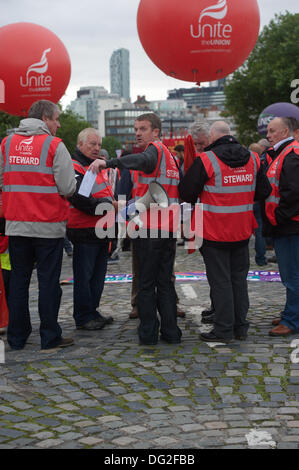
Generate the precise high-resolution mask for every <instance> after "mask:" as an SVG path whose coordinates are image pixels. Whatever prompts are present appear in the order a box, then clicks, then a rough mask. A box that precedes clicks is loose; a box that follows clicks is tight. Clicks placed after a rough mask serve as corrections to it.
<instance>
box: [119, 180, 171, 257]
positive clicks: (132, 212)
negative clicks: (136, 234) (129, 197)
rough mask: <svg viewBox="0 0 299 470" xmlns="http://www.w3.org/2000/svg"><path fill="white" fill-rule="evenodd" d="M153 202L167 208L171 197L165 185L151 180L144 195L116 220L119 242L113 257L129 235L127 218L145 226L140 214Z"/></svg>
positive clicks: (140, 225)
mask: <svg viewBox="0 0 299 470" xmlns="http://www.w3.org/2000/svg"><path fill="white" fill-rule="evenodd" d="M151 204H157V205H158V206H159V207H162V208H167V207H169V205H170V201H169V197H168V194H167V192H166V191H165V189H164V188H163V186H162V185H161V184H160V183H158V182H157V181H151V182H150V183H149V187H148V190H147V192H146V193H145V195H144V196H142V197H141V198H140V199H138V200H137V201H134V202H131V203H130V202H129V204H128V206H127V207H125V208H124V209H122V210H121V211H120V213H119V214H117V216H116V221H117V222H118V243H117V248H116V249H115V250H114V252H113V253H112V255H111V258H112V259H113V258H114V257H116V256H117V254H118V252H119V251H120V249H121V241H122V239H124V238H125V237H126V235H127V232H128V231H129V226H128V227H126V220H127V218H129V220H130V223H129V225H130V224H131V223H133V224H136V225H138V227H140V228H141V227H143V222H142V220H141V219H140V217H139V214H141V213H142V212H145V211H147V209H149V208H150V205H151ZM127 228H128V230H127Z"/></svg>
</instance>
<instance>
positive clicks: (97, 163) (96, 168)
mask: <svg viewBox="0 0 299 470" xmlns="http://www.w3.org/2000/svg"><path fill="white" fill-rule="evenodd" d="M103 168H106V161H105V160H102V159H99V158H97V159H96V160H94V161H93V162H92V164H91V165H90V166H89V168H88V169H89V170H91V171H92V173H99V172H100V171H101V170H102V169H103Z"/></svg>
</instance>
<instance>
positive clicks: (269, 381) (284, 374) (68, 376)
mask: <svg viewBox="0 0 299 470" xmlns="http://www.w3.org/2000/svg"><path fill="white" fill-rule="evenodd" d="M251 245H252V243H251ZM253 255H254V252H253V249H252V246H251V269H260V268H258V267H257V266H256V265H255V264H254V256H253ZM271 255H272V253H271V252H269V256H271ZM130 264H131V257H130V253H128V252H125V253H122V254H121V259H120V262H119V264H117V265H111V266H109V268H108V273H130V272H131V267H130ZM271 269H272V270H274V271H277V265H276V264H269V265H268V266H267V270H271ZM175 270H176V271H177V272H192V271H193V272H194V271H195V272H198V271H204V265H203V262H202V258H201V256H200V255H199V253H194V254H192V255H187V254H186V251H185V250H184V249H183V248H181V247H178V250H177V257H176V267H175ZM71 275H72V271H71V259H70V258H68V257H66V256H65V257H64V261H63V272H62V276H61V278H62V279H65V278H67V277H69V276H71ZM36 285H37V283H36V274H34V275H33V279H32V283H31V292H30V302H31V313H32V323H33V332H32V334H31V336H30V339H29V342H28V344H27V345H26V348H25V349H24V350H22V351H11V350H10V348H9V347H8V345H7V344H6V346H5V362H4V363H3V364H0V448H1V449H10V448H13V449H16V448H18V449H21V448H22V449H25V448H28V449H29V448H31V449H47V448H50V449H73V448H74V449H88V448H93V449H190V448H192V449H208V448H209V449H248V448H253V449H256V448H267V449H271V448H277V449H298V448H299V351H298V349H296V348H297V347H298V346H299V334H297V335H293V336H289V337H287V338H271V337H269V336H268V331H269V329H270V328H271V320H272V319H273V318H274V317H276V316H277V314H278V313H279V312H280V310H281V308H282V307H283V304H284V299H285V289H284V287H283V286H282V284H281V283H277V282H251V281H250V282H249V293H250V302H251V306H250V311H249V316H248V318H249V321H250V323H251V327H250V330H249V336H248V339H247V341H242V342H241V341H235V342H233V343H230V344H229V345H224V344H210V345H208V344H206V343H204V342H202V341H201V340H200V339H199V333H200V331H209V329H210V327H209V326H207V325H202V324H201V321H200V318H201V311H202V310H203V308H205V307H208V306H209V287H208V284H207V282H206V281H196V282H189V281H188V282H186V281H185V282H180V283H178V282H177V284H176V288H177V292H178V295H179V297H180V305H181V307H183V308H184V310H185V311H186V318H185V319H179V320H178V321H179V326H180V328H181V329H182V332H183V338H182V339H183V341H182V343H181V344H179V345H168V344H166V343H162V342H161V343H159V344H158V345H157V346H147V347H144V346H139V345H138V338H137V326H138V320H130V319H129V318H128V314H129V312H130V288H131V285H130V284H106V285H105V289H104V293H103V297H102V302H101V311H102V313H103V314H104V315H108V314H109V315H113V317H114V323H113V324H112V325H109V326H107V327H106V328H105V329H103V330H101V331H94V332H93V331H92V332H87V331H82V330H76V329H75V327H74V322H73V319H72V286H71V285H66V286H63V297H62V302H61V312H60V324H61V326H62V329H63V335H64V336H72V337H73V338H74V339H75V345H74V346H72V347H69V348H66V349H64V350H57V351H53V350H52V351H49V352H42V351H40V342H39V331H38V328H39V321H38V315H37V302H38V299H37V289H36ZM3 340H4V342H5V337H4V338H3ZM296 340H297V343H298V346H296ZM0 345H1V344H0ZM297 353H298V354H297Z"/></svg>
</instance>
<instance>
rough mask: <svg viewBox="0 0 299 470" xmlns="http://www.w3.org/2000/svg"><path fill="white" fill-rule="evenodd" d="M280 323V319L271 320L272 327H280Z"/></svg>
mask: <svg viewBox="0 0 299 470" xmlns="http://www.w3.org/2000/svg"><path fill="white" fill-rule="evenodd" d="M280 322H281V317H279V318H274V320H272V325H273V326H278V325H280Z"/></svg>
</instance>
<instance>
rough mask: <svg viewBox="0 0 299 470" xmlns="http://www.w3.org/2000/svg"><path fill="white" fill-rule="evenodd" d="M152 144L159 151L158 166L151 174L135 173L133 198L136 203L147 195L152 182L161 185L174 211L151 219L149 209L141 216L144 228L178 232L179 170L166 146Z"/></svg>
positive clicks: (156, 143)
mask: <svg viewBox="0 0 299 470" xmlns="http://www.w3.org/2000/svg"><path fill="white" fill-rule="evenodd" d="M151 144H152V145H154V146H155V147H156V149H157V151H158V162H157V166H156V168H155V170H154V171H153V172H152V173H151V174H147V173H144V172H142V171H138V172H137V171H134V172H133V197H134V198H135V201H138V199H140V198H142V197H143V196H144V195H145V194H146V193H147V191H148V189H149V184H150V182H151V181H157V182H158V183H160V184H161V185H162V186H163V188H164V190H165V191H166V193H167V195H168V198H169V205H170V207H171V208H172V209H173V210H171V211H169V210H168V209H162V210H161V217H158V218H157V217H155V216H154V215H153V213H152V217H151V216H150V210H151V209H148V210H147V211H146V213H143V214H141V219H142V221H143V222H144V228H150V229H158V230H166V231H171V232H172V231H176V230H177V228H178V221H177V217H178V216H179V205H178V202H179V192H178V184H179V178H180V176H179V170H178V167H177V165H176V162H175V159H174V157H173V156H172V155H171V153H170V151H169V150H168V148H167V147H166V146H165V145H164V144H162V143H161V142H151ZM151 144H149V145H151ZM153 212H154V210H153ZM157 219H158V220H157ZM166 219H167V220H166Z"/></svg>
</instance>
